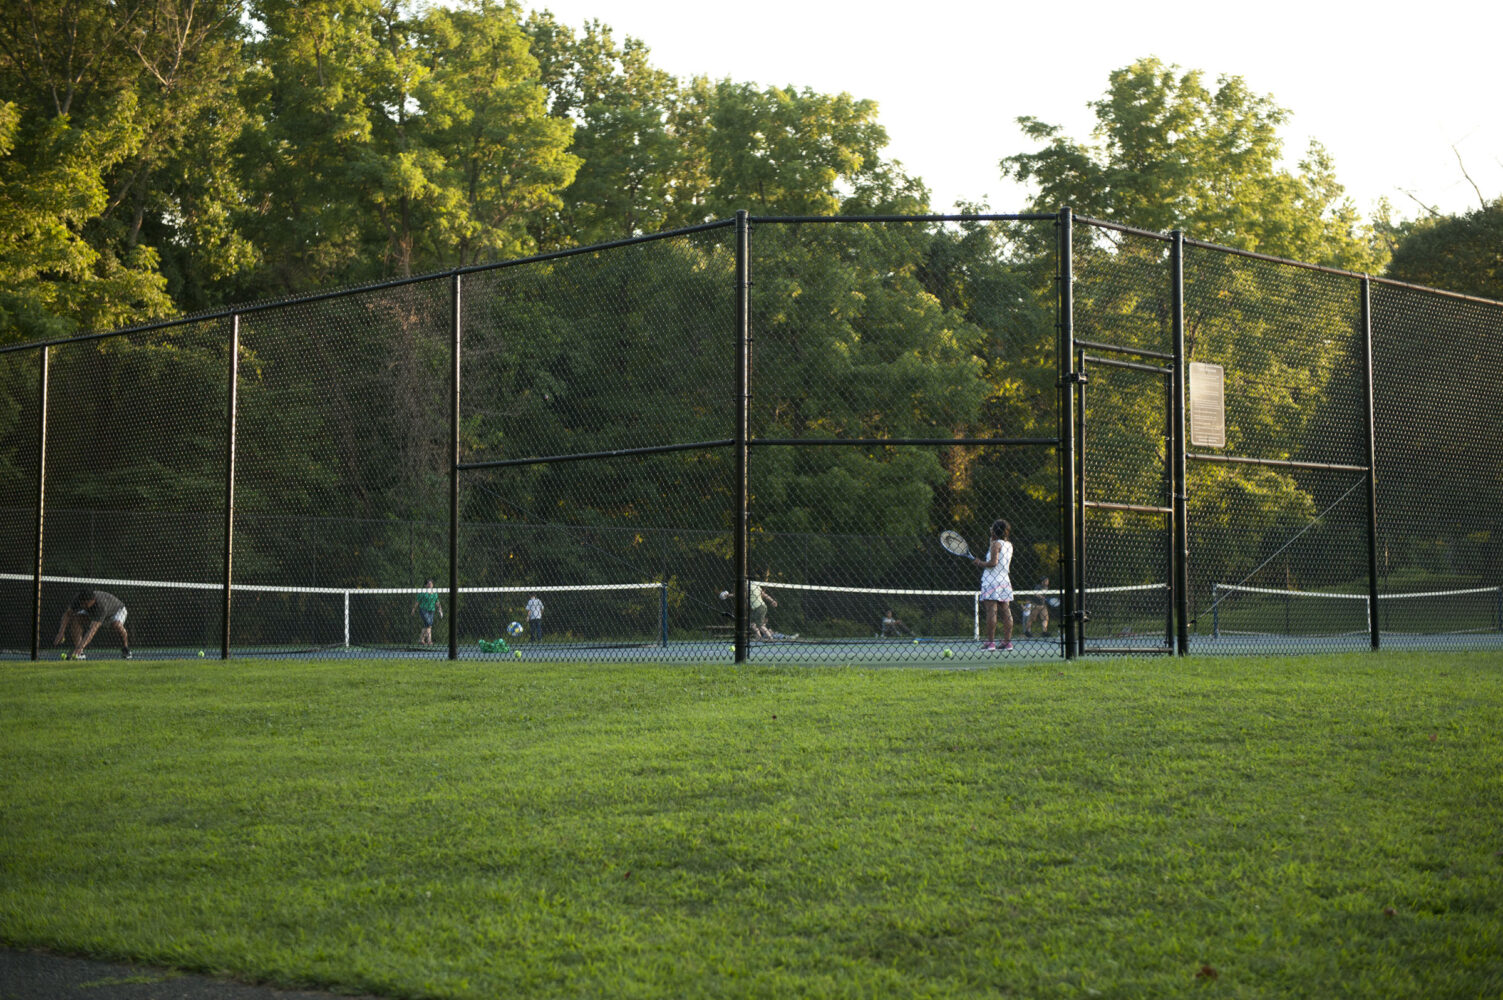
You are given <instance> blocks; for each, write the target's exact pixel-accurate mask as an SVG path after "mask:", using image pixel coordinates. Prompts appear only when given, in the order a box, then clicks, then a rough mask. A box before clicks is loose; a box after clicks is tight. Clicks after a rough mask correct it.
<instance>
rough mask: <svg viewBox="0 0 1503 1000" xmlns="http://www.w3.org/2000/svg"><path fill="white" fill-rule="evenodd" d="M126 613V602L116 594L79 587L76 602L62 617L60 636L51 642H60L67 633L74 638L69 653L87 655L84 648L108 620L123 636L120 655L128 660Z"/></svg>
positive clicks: (128, 646) (128, 643)
mask: <svg viewBox="0 0 1503 1000" xmlns="http://www.w3.org/2000/svg"><path fill="white" fill-rule="evenodd" d="M125 615H126V612H125V602H124V601H122V600H120V598H118V597H116V596H115V595H114V594H106V593H105V592H104V591H102V590H80V591H79V592H78V594H77V596H75V597H74V598H73V603H72V604H71V605H70V606H69V607H68V609H67V610H66V611H64V612H63V620H62V621H61V622H59V623H58V626H57V638H55V639H53V640H52V644H53V645H54V646H56V645H58V644H59V643H61V642H62V641H63V638H64V636H65V635H66V636H68V637H69V638H71V639H72V640H73V652H72V654H70V655H71V656H72V658H73V659H75V660H83V659H87V657H86V656H84V649H85V648H86V647H87V646H88V645H89V643H90V642H91V641H93V639H94V634H95V633H96V632H98V631H99V626H101V625H103V624H104V623H105V622H109V624H110V627H111V628H112V629H114V631H115V634H116V635H118V636H119V637H120V655H121V656H122V657H123V658H125V659H127V660H128V659H130V635H129V633H127V632H126V631H125ZM86 625H87V630H85V626H86Z"/></svg>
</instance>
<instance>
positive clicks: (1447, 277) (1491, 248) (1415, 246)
mask: <svg viewBox="0 0 1503 1000" xmlns="http://www.w3.org/2000/svg"><path fill="white" fill-rule="evenodd" d="M1386 275H1387V277H1390V278H1393V279H1395V280H1398V281H1405V282H1409V283H1411V284H1416V285H1428V286H1429V287H1431V288H1443V289H1446V290H1447V291H1452V292H1462V293H1463V294H1467V295H1476V296H1480V297H1482V298H1486V299H1495V300H1498V301H1503V198H1500V199H1498V200H1496V201H1494V202H1492V203H1490V204H1487V205H1484V206H1483V207H1482V208H1478V209H1475V210H1474V211H1471V212H1468V213H1466V214H1465V215H1460V216H1446V217H1441V218H1436V219H1426V220H1422V221H1420V222H1418V223H1415V224H1413V226H1412V227H1411V228H1410V229H1409V231H1408V232H1407V233H1406V234H1405V235H1404V236H1402V237H1401V238H1400V240H1399V242H1398V244H1397V246H1396V247H1395V248H1394V251H1393V259H1392V260H1391V261H1390V262H1389V264H1388V270H1387V272H1386Z"/></svg>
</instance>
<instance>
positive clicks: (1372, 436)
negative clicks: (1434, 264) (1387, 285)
mask: <svg viewBox="0 0 1503 1000" xmlns="http://www.w3.org/2000/svg"><path fill="white" fill-rule="evenodd" d="M1361 313H1362V368H1363V380H1364V382H1365V385H1364V386H1363V388H1364V392H1363V394H1362V400H1363V407H1364V408H1365V410H1366V412H1365V413H1364V416H1365V418H1366V420H1365V421H1364V423H1365V424H1366V431H1367V458H1366V461H1367V600H1368V604H1369V606H1370V607H1371V608H1372V614H1370V615H1369V616H1368V618H1369V622H1368V633H1369V639H1370V641H1371V642H1372V648H1373V649H1377V648H1378V645H1379V637H1378V633H1379V631H1380V622H1379V608H1378V441H1377V419H1376V414H1375V413H1374V409H1375V407H1374V404H1373V399H1374V389H1375V386H1374V385H1373V308H1372V278H1370V277H1368V276H1366V275H1363V277H1362V308H1361Z"/></svg>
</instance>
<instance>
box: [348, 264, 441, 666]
mask: <svg viewBox="0 0 1503 1000" xmlns="http://www.w3.org/2000/svg"><path fill="white" fill-rule="evenodd" d="M461 290H462V289H461V285H460V274H459V272H458V271H455V272H454V274H453V275H452V276H451V277H450V279H449V311H450V326H449V364H450V368H449V659H451V660H457V659H459V459H460V450H459V339H460V327H461V320H462V318H463V312H462V310H461V303H462V300H461V295H460V293H461ZM346 609H347V610H346V621H348V598H346ZM348 638H349V637H348V632H347V633H346V644H348Z"/></svg>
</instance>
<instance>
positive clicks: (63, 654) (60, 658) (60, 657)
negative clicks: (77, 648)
mask: <svg viewBox="0 0 1503 1000" xmlns="http://www.w3.org/2000/svg"><path fill="white" fill-rule="evenodd" d="M57 658H58V659H59V660H66V659H67V658H68V654H67V653H58V654H57Z"/></svg>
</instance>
